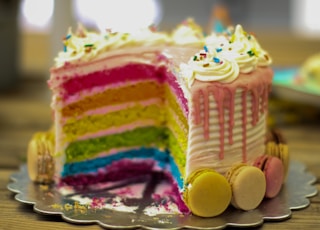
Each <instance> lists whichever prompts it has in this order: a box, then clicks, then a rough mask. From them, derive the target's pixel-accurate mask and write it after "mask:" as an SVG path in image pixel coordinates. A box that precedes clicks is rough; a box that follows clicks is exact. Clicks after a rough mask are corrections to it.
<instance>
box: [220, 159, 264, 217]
mask: <svg viewBox="0 0 320 230" xmlns="http://www.w3.org/2000/svg"><path fill="white" fill-rule="evenodd" d="M226 178H227V180H228V182H229V183H230V186H231V190H232V199H231V204H232V205H233V206H234V207H235V208H238V209H242V210H245V211H248V210H252V209H255V208H256V207H258V206H259V204H260V203H261V201H262V200H263V198H264V196H265V192H266V179H265V175H264V174H263V172H262V171H261V170H260V169H258V168H257V167H254V166H250V165H247V164H244V163H240V164H236V165H235V166H233V167H232V168H231V169H230V170H229V171H228V172H227V175H226Z"/></svg>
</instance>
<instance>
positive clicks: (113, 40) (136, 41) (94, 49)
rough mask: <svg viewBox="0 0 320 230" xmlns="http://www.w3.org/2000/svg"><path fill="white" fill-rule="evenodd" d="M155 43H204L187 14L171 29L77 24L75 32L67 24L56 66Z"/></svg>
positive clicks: (202, 37) (199, 29) (198, 27)
mask: <svg viewBox="0 0 320 230" xmlns="http://www.w3.org/2000/svg"><path fill="white" fill-rule="evenodd" d="M157 45H187V46H198V47H201V46H203V45H204V35H203V31H202V29H201V27H200V26H199V25H197V24H196V23H195V22H194V20H193V19H191V18H189V19H186V20H185V21H183V22H182V23H181V24H179V25H178V26H177V27H176V29H174V30H173V31H172V33H171V34H170V33H167V32H161V31H157V29H156V28H155V27H153V26H150V27H148V28H144V29H140V30H138V31H136V32H134V33H123V32H114V31H111V30H106V31H104V32H102V33H98V32H91V31H88V30H87V29H86V28H84V27H83V26H82V25H81V24H79V25H78V28H77V30H76V32H73V31H72V30H71V28H69V30H68V32H67V35H66V36H65V37H64V38H63V51H61V52H59V54H58V56H57V57H56V58H55V67H56V68H59V67H62V66H64V65H66V64H72V63H81V62H85V61H89V60H93V59H95V58H97V57H99V55H100V54H102V53H103V52H106V51H109V50H115V49H119V48H124V47H133V46H157Z"/></svg>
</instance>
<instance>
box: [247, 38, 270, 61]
mask: <svg viewBox="0 0 320 230" xmlns="http://www.w3.org/2000/svg"><path fill="white" fill-rule="evenodd" d="M248 39H249V41H250V43H251V46H252V48H253V49H254V50H255V54H256V56H257V59H258V63H257V65H258V66H269V65H271V63H272V58H271V57H270V55H269V54H268V52H267V51H265V50H264V49H262V48H261V46H260V44H259V42H258V41H257V39H256V38H255V36H253V35H249V36H248Z"/></svg>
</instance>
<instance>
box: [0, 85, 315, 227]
mask: <svg viewBox="0 0 320 230" xmlns="http://www.w3.org/2000/svg"><path fill="white" fill-rule="evenodd" d="M49 101H50V93H49V92H48V90H47V87H46V83H45V82H41V81H38V82H32V81H29V82H23V83H21V84H20V85H19V87H18V88H17V89H16V90H14V91H12V92H7V93H2V94H0V230H4V229H5V230H7V229H32V230H37V229H48V230H49V229H77V230H78V229H101V227H99V226H98V225H75V224H70V223H66V222H65V221H64V220H62V218H61V217H59V216H46V215H41V214H38V213H36V212H34V211H33V207H32V205H26V204H22V203H20V202H18V201H16V200H15V199H14V195H15V194H14V193H12V192H11V191H9V190H8V189H7V185H8V183H9V182H10V175H11V174H12V173H14V172H16V171H17V170H18V168H19V165H21V164H22V163H24V162H25V156H26V148H27V144H28V141H29V140H30V138H31V136H32V134H33V133H34V132H36V131H41V130H47V129H48V128H49V127H50V124H51V112H50V108H49ZM306 113H307V111H306ZM271 115H272V114H271ZM301 116H303V113H302V115H301ZM302 120H303V117H302ZM280 128H281V129H282V131H283V133H284V135H285V136H286V138H287V140H288V142H289V148H290V154H291V159H293V160H297V161H300V162H302V163H303V164H305V165H306V167H307V170H308V171H309V172H311V173H312V174H314V175H315V176H316V178H317V181H316V184H315V186H316V187H317V188H318V189H319V188H320V120H314V121H312V122H304V123H291V124H289V125H288V124H281V127H280ZM310 201H311V204H310V206H309V207H307V208H305V209H303V210H299V211H293V214H292V217H291V218H290V219H288V220H286V221H282V222H266V223H264V224H263V225H262V226H260V227H258V228H257V229H276V228H277V229H290V230H292V229H304V230H306V229H320V195H319V194H317V195H316V196H314V197H312V198H311V199H310ZM251 229H256V228H251Z"/></svg>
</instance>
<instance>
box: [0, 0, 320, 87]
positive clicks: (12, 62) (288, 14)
mask: <svg viewBox="0 0 320 230" xmlns="http://www.w3.org/2000/svg"><path fill="white" fill-rule="evenodd" d="M217 4H224V5H225V6H226V7H227V8H228V10H229V14H230V17H231V20H232V22H233V23H234V24H238V23H239V24H242V25H243V26H244V28H245V30H247V31H254V32H255V33H256V34H257V35H258V38H259V41H260V43H262V45H263V46H264V47H265V48H266V49H267V50H268V51H269V52H270V53H271V55H272V57H273V59H274V65H275V66H292V65H300V64H301V63H302V62H303V61H304V60H305V59H306V57H308V56H309V55H311V54H313V53H314V52H315V51H316V50H315V47H317V49H319V44H320V42H319V40H320V22H319V17H318V15H317V14H318V10H317V9H318V0H304V1H300V0H282V1H277V0H269V1H265V0H241V1H232V0H200V1H188V0H174V1H171V0H135V1H130V0H129V1H126V0H117V1H114V0H90V1H88V0H64V1H54V0H20V1H19V0H0V38H1V44H2V52H1V53H0V60H1V61H0V65H1V67H0V73H1V78H0V88H1V89H5V88H7V87H14V86H15V85H16V83H18V81H19V80H21V78H47V77H48V69H49V67H50V66H51V65H52V64H53V58H54V57H55V55H56V54H57V52H58V51H60V50H61V49H62V37H63V36H64V35H65V34H66V32H67V30H68V28H69V27H70V26H72V27H73V28H75V27H76V25H77V22H81V23H82V24H84V25H85V26H86V27H89V28H92V29H94V30H103V29H104V28H107V27H113V28H116V29H118V30H130V29H134V28H135V27H139V26H140V27H141V26H148V25H151V24H155V25H157V26H158V27H159V29H160V30H168V31H170V30H172V29H173V28H174V27H175V26H176V25H177V24H179V23H180V22H182V21H183V20H184V19H186V18H187V17H193V18H194V19H195V21H196V22H197V23H199V24H200V25H201V26H203V28H204V30H205V31H206V30H207V29H208V25H209V21H210V18H211V14H212V10H213V8H214V6H215V5H217ZM292 49H295V53H294V55H287V52H288V50H292Z"/></svg>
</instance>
